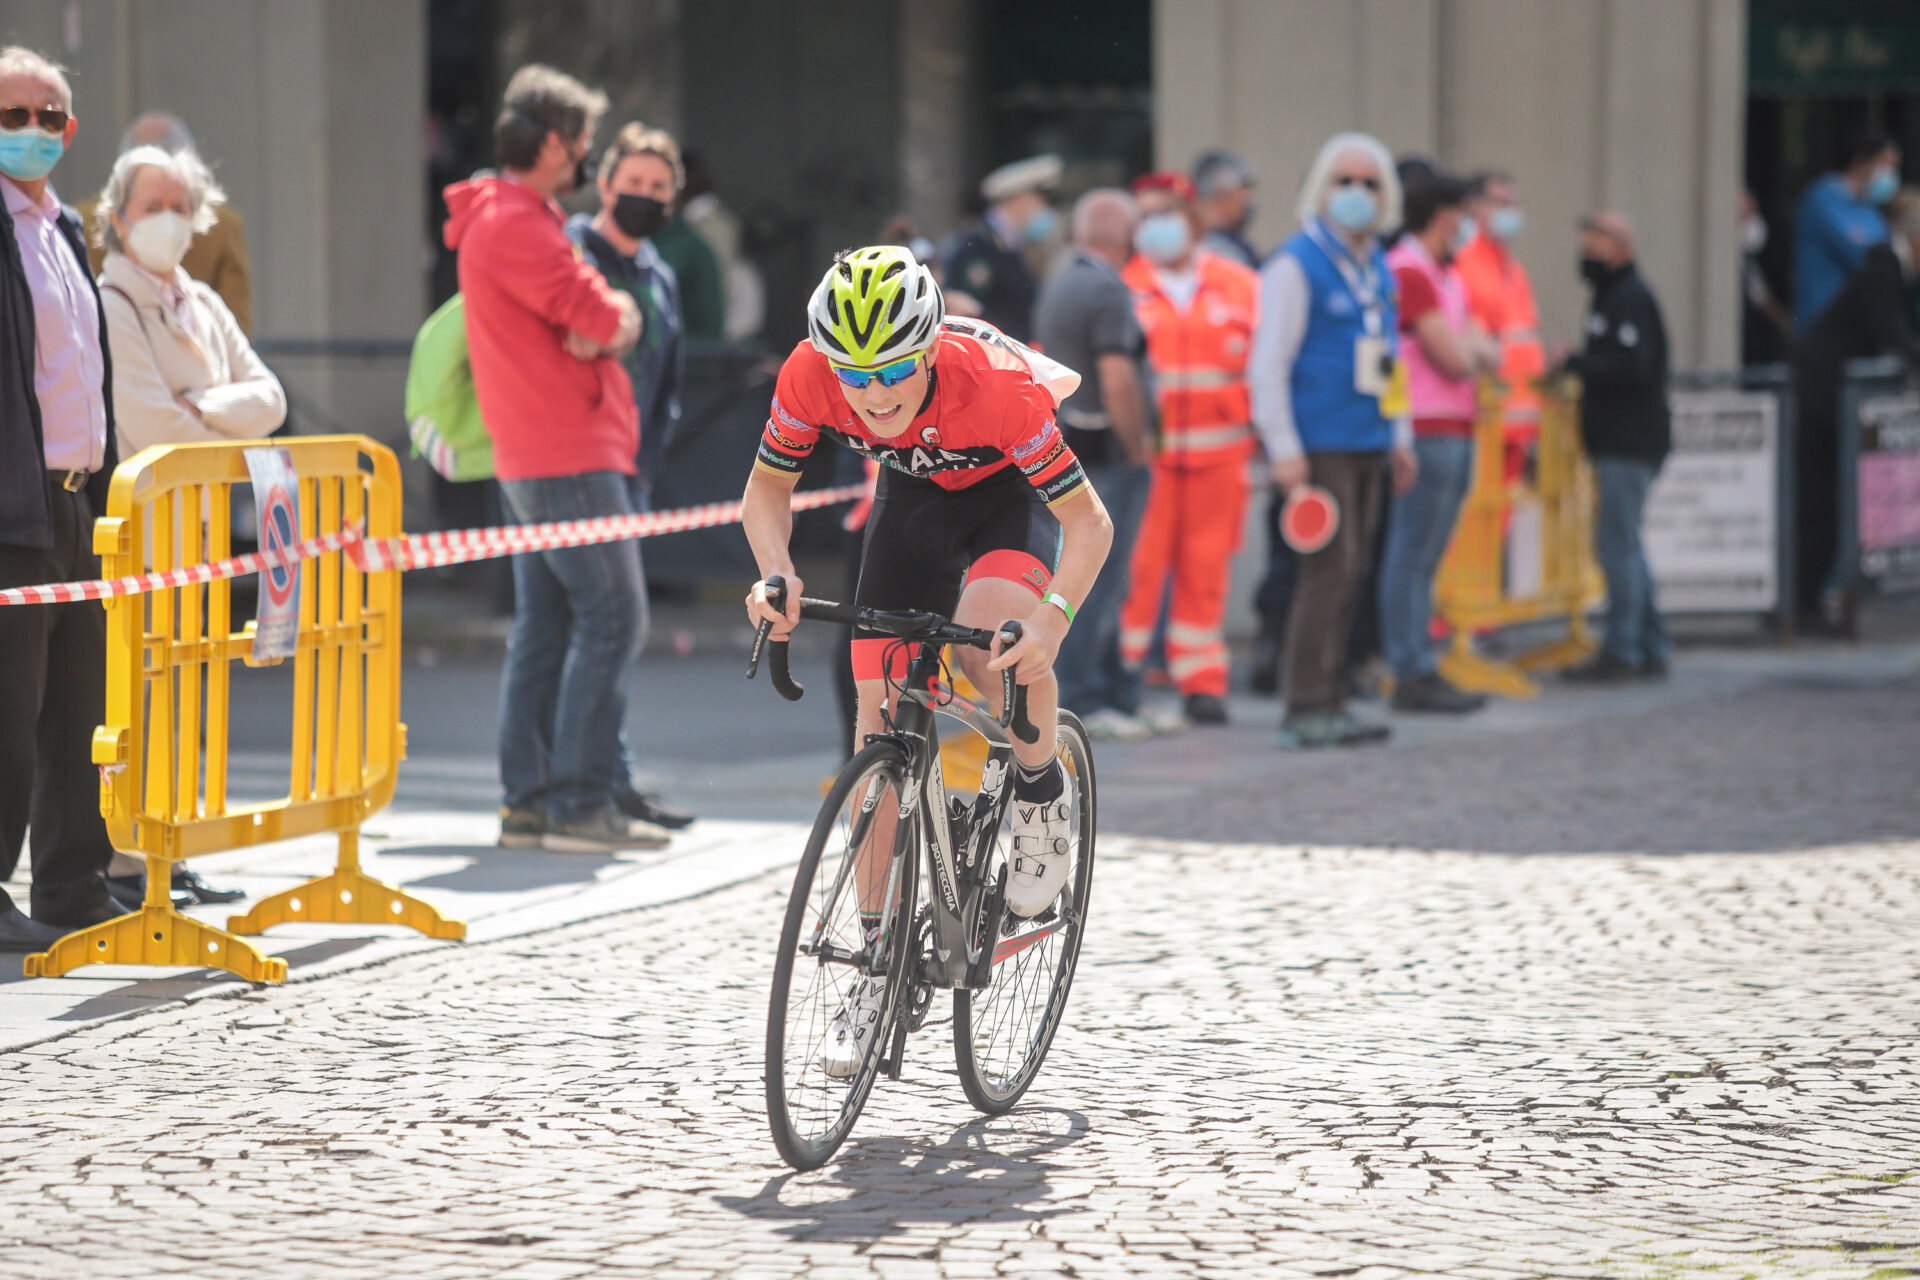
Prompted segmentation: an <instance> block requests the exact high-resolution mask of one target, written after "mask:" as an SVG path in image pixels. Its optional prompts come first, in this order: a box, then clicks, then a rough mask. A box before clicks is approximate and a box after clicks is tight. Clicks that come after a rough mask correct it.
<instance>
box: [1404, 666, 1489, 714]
mask: <svg viewBox="0 0 1920 1280" xmlns="http://www.w3.org/2000/svg"><path fill="white" fill-rule="evenodd" d="M1486 705H1487V695H1486V694H1484V693H1468V692H1467V691H1466V690H1465V689H1462V688H1460V687H1459V686H1457V685H1455V684H1453V683H1452V682H1451V681H1449V680H1448V679H1447V678H1446V677H1445V676H1443V675H1441V674H1440V673H1439V672H1437V671H1429V672H1427V673H1426V674H1425V675H1418V676H1414V677H1413V678H1412V679H1411V680H1405V681H1402V682H1400V683H1398V684H1396V685H1395V686H1394V690H1393V709H1394V710H1395V711H1439V712H1444V713H1446V714H1450V715H1460V714H1462V713H1464V712H1468V711H1478V710H1479V709H1480V708H1482V707H1484V706H1486Z"/></svg>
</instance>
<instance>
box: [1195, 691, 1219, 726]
mask: <svg viewBox="0 0 1920 1280" xmlns="http://www.w3.org/2000/svg"><path fill="white" fill-rule="evenodd" d="M1187 719H1188V720H1191V721H1192V722H1193V723H1194V724H1206V725H1214V724H1225V723H1226V722H1227V704H1226V701H1225V700H1224V699H1222V698H1220V697H1219V696H1218V695H1216V694H1211V693H1190V694H1188V695H1187Z"/></svg>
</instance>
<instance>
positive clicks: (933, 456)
mask: <svg viewBox="0 0 1920 1280" xmlns="http://www.w3.org/2000/svg"><path fill="white" fill-rule="evenodd" d="M834 434H835V435H836V436H838V437H839V439H840V440H841V442H842V443H844V444H845V445H846V446H847V447H848V448H849V449H852V450H853V451H854V452H855V453H858V454H860V455H862V456H864V457H868V458H872V459H873V460H874V461H875V462H878V463H880V464H881V465H882V466H888V467H892V468H893V469H894V470H895V471H904V472H906V473H907V474H908V475H910V476H919V477H921V478H925V477H927V476H931V475H935V474H937V473H939V472H942V471H972V470H974V469H976V468H981V467H990V466H992V465H993V464H994V463H996V462H998V461H1000V456H1001V455H1000V451H999V450H998V449H994V448H991V447H988V446H985V445H982V446H979V447H976V448H972V449H960V450H956V449H947V448H942V447H940V446H937V445H932V446H929V445H918V444H916V445H904V446H900V447H892V446H888V445H882V444H877V443H875V442H874V441H871V440H865V439H862V438H861V437H859V436H852V435H841V434H840V433H839V432H835V433H834Z"/></svg>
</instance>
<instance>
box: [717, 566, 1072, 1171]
mask: <svg viewBox="0 0 1920 1280" xmlns="http://www.w3.org/2000/svg"><path fill="white" fill-rule="evenodd" d="M785 590H786V584H785V583H784V582H782V581H781V580H780V579H779V578H777V577H776V578H769V579H767V596H768V599H769V601H770V602H772V603H773V604H774V607H775V608H784V602H785ZM800 616H801V617H802V618H803V619H813V620H818V621H823V622H837V623H841V624H843V625H848V626H853V627H855V628H857V629H858V630H859V631H863V632H866V633H869V634H878V635H882V636H891V637H893V638H894V642H895V643H897V644H902V645H907V646H911V648H910V649H909V651H908V655H909V661H908V665H907V671H906V675H905V678H904V679H903V680H902V681H901V682H900V683H899V684H898V685H895V684H893V683H892V682H891V681H890V682H889V684H888V689H887V694H888V698H887V703H888V705H887V708H886V712H885V717H886V718H885V727H884V731H883V732H881V733H877V734H872V735H869V736H868V738H867V741H866V743H865V745H864V746H863V747H862V748H861V749H860V751H859V752H858V753H857V754H855V755H854V757H853V759H852V760H850V761H848V762H847V764H846V766H845V768H843V769H842V770H841V771H840V774H839V776H838V777H836V778H835V779H834V782H833V785H832V786H831V787H830V788H829V789H828V791H827V798H826V801H825V802H824V803H823V804H822V805H821V807H820V815H819V817H818V818H816V819H815V820H814V824H813V830H812V832H811V834H809V836H808V837H807V846H806V851H805V853H803V854H802V855H801V858H800V867H799V870H798V871H797V872H796V873H795V874H794V878H793V893H792V895H791V897H790V898H789V899H788V902H787V914H786V920H785V923H784V925H783V926H782V928H781V931H780V951H779V955H778V957H777V958H776V960H775V962H774V968H773V991H772V998H771V1000H770V1002H769V1006H768V1009H767V1064H766V1080H767V1119H768V1122H769V1124H770V1125H771V1127H772V1130H773V1141H774V1145H775V1146H776V1147H778V1148H779V1150H780V1155H781V1157H782V1158H783V1159H785V1160H786V1162H787V1163H788V1164H790V1165H792V1166H793V1167H794V1168H796V1169H815V1168H818V1167H819V1166H820V1165H822V1164H824V1163H825V1162H826V1161H827V1160H828V1159H830V1158H831V1157H832V1155H833V1153H834V1152H835V1151H836V1150H838V1149H839V1147H840V1144H841V1143H842V1142H844V1141H846V1137H847V1134H848V1133H849V1132H850V1131H851V1130H852V1128H853V1125H854V1122H855V1121H856V1120H857V1119H858V1118H859V1116H860V1110H861V1108H862V1107H863V1106H865V1105H866V1101H867V1097H868V1095H869V1093H871V1092H872V1089H873V1085H874V1082H875V1080H876V1079H877V1078H878V1077H879V1076H880V1075H882V1074H885V1075H887V1076H889V1077H891V1078H893V1079H895V1080H898V1079H899V1078H900V1070H901V1065H902V1061H903V1059H904V1057H905V1054H906V1041H907V1036H908V1035H909V1034H910V1033H912V1032H915V1031H919V1030H920V1029H921V1028H923V1027H925V1026H927V1025H928V1022H929V1015H930V1014H931V1013H932V1011H933V1004H934V996H935V993H936V992H939V991H943V990H950V991H952V992H953V1016H952V1020H953V1047H954V1060H955V1063H956V1065H957V1066H958V1068H959V1073H960V1084H961V1087H962V1088H963V1089H965V1090H966V1095H967V1098H968V1100H969V1101H970V1102H972V1103H973V1105H974V1106H976V1107H978V1108H979V1109H980V1110H981V1111H983V1112H985V1113H987V1114H989V1115H998V1114H1000V1113H1002V1112H1005V1111H1008V1110H1010V1109H1012V1107H1013V1106H1014V1104H1016V1103H1017V1102H1019V1101H1020V1098H1021V1096H1022V1095H1023V1094H1025V1093H1026V1091H1027V1088H1028V1086H1029V1085H1031V1084H1032V1083H1033V1078H1034V1076H1035V1074H1036V1073H1037V1072H1038V1071H1039V1070H1040V1064H1041V1063H1042V1062H1043V1061H1044V1060H1045V1059H1046V1056H1047V1050H1048V1048H1049V1047H1051V1045H1052V1044H1053V1037H1054V1034H1055V1033H1056V1032H1057V1031H1058V1030H1059V1029H1060V1021H1061V1018H1062V1015H1063V1013H1064V1011H1065V1009H1066V1003H1067V991H1068V989H1069V987H1071V986H1072V983H1073V971H1074V965H1075V963H1076V961H1077V960H1078V959H1079V955H1080V941H1081V937H1082V934H1083V933H1084V931H1085V928H1086V921H1087V895H1088V891H1089V889H1090V888H1091V887H1092V883H1093V846H1094V831H1095V827H1096V804H1095V791H1094V777H1093V754H1092V752H1091V750H1090V749H1089V748H1088V745H1087V734H1086V729H1085V728H1084V727H1083V726H1082V725H1081V723H1080V721H1079V719H1078V718H1077V717H1076V716H1074V715H1073V713H1071V712H1069V711H1062V712H1060V718H1059V727H1058V741H1059V748H1058V759H1059V761H1060V763H1061V765H1062V767H1063V768H1064V769H1065V772H1066V790H1065V792H1064V796H1063V798H1064V799H1065V800H1066V801H1067V803H1068V804H1069V806H1070V807H1071V808H1070V814H1069V817H1070V823H1071V831H1072V835H1071V836H1070V837H1069V841H1068V843H1069V845H1070V847H1069V849H1068V850H1067V851H1066V852H1067V855H1068V856H1069V857H1070V858H1071V864H1070V867H1071V869H1070V871H1069V873H1068V876H1067V880H1066V884H1065V886H1064V888H1063V889H1062V890H1061V892H1060V896H1059V897H1058V898H1056V899H1055V900H1054V901H1053V903H1052V904H1051V905H1050V906H1048V907H1046V908H1045V909H1044V910H1042V911H1040V912H1039V913H1038V914H1037V915H1034V916H1032V917H1030V918H1025V919H1022V918H1020V917H1018V916H1015V915H1014V914H1012V913H1011V912H1009V911H1008V910H1007V907H1006V882H1007V874H1008V869H1009V865H1010V858H1011V849H1012V839H1011V832H1010V825H1011V824H1010V822H1009V819H1008V807H1009V804H1010V801H1011V798H1012V794H1013V787H1012V785H1011V780H1012V774H1013V741H1012V739H1011V738H1010V737H1009V736H1008V731H1009V730H1011V731H1012V732H1013V733H1015V734H1018V735H1019V736H1020V739H1021V740H1022V741H1023V742H1029V743H1031V742H1036V741H1038V740H1039V737H1040V734H1039V730H1038V729H1037V728H1035V727H1034V725H1033V724H1032V723H1031V722H1029V721H1028V719H1027V713H1026V690H1025V688H1024V687H1023V686H1020V685H1018V684H1016V683H1015V681H1014V678H1013V672H1012V670H1011V669H1009V670H1007V671H1006V672H1005V673H1003V683H1002V689H1001V692H1002V700H1001V707H1002V711H1001V714H1000V715H998V716H995V715H993V714H992V713H991V712H990V711H989V710H988V709H987V708H985V707H982V706H980V705H978V704H976V703H975V702H973V701H971V700H970V699H968V698H965V697H962V696H960V695H959V694H958V693H956V692H955V691H954V688H953V683H952V681H951V680H950V679H949V678H947V676H946V669H945V666H944V663H943V660H942V652H943V649H944V647H945V646H947V645H971V646H972V647H974V648H976V649H986V650H991V648H992V646H993V642H994V639H995V637H996V634H997V635H998V637H999V639H1000V641H1001V644H1002V646H1003V647H1005V646H1010V645H1013V644H1015V643H1018V641H1019V638H1020V624H1019V623H1018V622H1007V623H1005V624H1003V625H1002V626H1001V627H1000V628H999V630H998V632H997V633H996V632H995V631H991V630H977V629H975V628H972V627H962V626H958V625H956V624H954V623H953V622H951V621H949V620H948V619H946V618H943V617H940V616H939V615H938V614H932V613H919V612H895V611H887V610H880V609H863V608H856V607H851V606H846V605H840V604H835V603H833V602H831V601H826V600H810V599H802V600H801V602H800ZM770 629H771V624H768V623H764V622H763V623H762V624H761V626H760V630H759V634H758V635H757V636H756V637H755V639H754V645H753V654H752V657H751V658H750V660H749V664H748V668H747V676H748V678H749V679H751V678H752V677H753V675H754V673H755V671H757V670H758V668H759V664H760V660H761V655H762V651H763V650H764V652H765V654H766V659H767V667H768V672H769V675H770V677H771V680H772V683H773V686H774V688H775V689H776V690H777V691H778V692H779V693H780V695H781V696H782V697H784V698H786V699H787V700H788V701H790V702H791V701H797V700H798V699H799V698H800V696H801V694H802V693H803V692H804V690H803V689H802V688H801V686H800V685H798V684H796V683H795V682H794V680H793V677H792V674H791V672H790V671H789V669H788V662H787V645H786V642H785V641H781V640H771V641H770V640H769V632H770ZM891 656H892V655H891V653H890V654H889V657H891ZM887 669H889V670H891V669H892V663H891V662H889V663H888V664H887ZM936 714H938V715H944V716H947V717H951V718H952V719H953V720H954V721H957V722H958V723H959V724H961V725H964V726H966V727H967V728H968V729H971V730H972V731H973V732H975V733H978V734H980V735H981V736H982V737H984V738H985V739H986V740H987V744H988V749H987V760H986V764H985V766H984V767H983V768H982V770H981V780H980V785H979V788H978V790H977V792H976V794H975V795H974V796H973V798H972V800H971V802H969V801H968V800H967V799H966V798H964V797H962V796H958V795H951V794H949V793H948V791H947V787H946V780H945V777H944V775H943V772H942V770H941V766H940V742H939V736H938V732H937V728H936V721H935V716H936ZM923 875H924V877H925V881H926V883H927V884H928V885H929V886H930V887H931V892H930V893H927V894H925V895H924V897H923V895H922V889H921V885H922V876H923ZM863 913H864V914H865V915H866V920H865V921H864V922H863V921H862V918H861V917H862V914H863ZM875 917H877V921H876V919H875ZM876 924H877V928H876ZM871 979H884V980H885V983H886V986H885V993H884V996H883V997H882V999H881V1003H880V1005H879V1007H878V1008H877V1010H872V1009H869V1010H867V1011H866V1012H867V1013H868V1014H869V1015H870V1016H871V1017H872V1018H873V1023H872V1028H871V1031H870V1032H869V1033H868V1034H867V1035H866V1036H865V1037H864V1038H863V1040H862V1041H861V1044H862V1046H863V1047H862V1048H861V1050H860V1051H859V1053H858V1056H857V1061H855V1062H854V1063H852V1064H851V1065H850V1066H849V1064H847V1063H845V1062H844V1061H843V1062H840V1063H839V1064H838V1067H839V1070H838V1071H837V1072H830V1070H829V1063H828V1060H827V1058H826V1055H825V1051H826V1048H827V1045H828V1041H829V1038H830V1037H831V1036H832V1034H833V1031H832V1028H833V1024H834V1020H835V1019H836V1017H839V1016H841V1015H842V1014H844V1013H846V1012H847V1011H848V1009H849V1008H850V1007H853V1006H850V1004H849V1002H850V1001H851V1000H853V998H854V995H855V988H856V987H857V986H859V985H861V984H863V983H865V982H867V981H868V980H871Z"/></svg>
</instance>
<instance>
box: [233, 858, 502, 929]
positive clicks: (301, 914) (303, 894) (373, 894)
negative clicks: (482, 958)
mask: <svg viewBox="0 0 1920 1280" xmlns="http://www.w3.org/2000/svg"><path fill="white" fill-rule="evenodd" d="M296 920H298V921H304V922H310V923H317V924H402V925H405V926H407V928H409V929H413V930H416V931H418V932H420V933H424V934H425V935H427V937H429V938H445V939H448V940H450V941H454V942H458V941H460V940H461V939H462V938H465V937H466V936H467V926H466V922H465V921H463V920H449V919H447V918H446V917H445V916H443V915H441V914H440V912H439V911H438V910H436V909H435V908H434V907H432V906H431V905H429V904H428V903H426V902H423V901H422V900H421V899H419V898H416V897H414V896H413V895H412V894H410V893H408V892H407V891H406V890H404V889H396V888H394V887H393V886H392V885H390V884H384V883H382V882H381V881H378V880H375V879H374V878H373V877H372V876H370V875H368V874H366V873H365V872H364V871H362V870H360V833H359V832H358V831H343V832H341V833H340V863H339V865H338V866H337V867H335V868H334V869H333V871H332V873H331V874H329V875H324V876H321V877H320V878H319V879H317V880H309V881H307V882H306V883H305V884H303V885H299V886H297V887H295V888H292V889H287V890H284V891H283V892H280V893H276V894H274V895H273V896H272V897H270V898H262V899H261V900H260V901H258V902H256V903H254V904H253V909H252V910H251V911H249V912H247V914H245V915H243V916H231V917H229V918H228V920H227V928H229V929H231V930H233V931H234V932H235V933H264V932H266V931H267V930H268V929H271V928H272V927H273V926H274V925H276V924H287V923H289V922H292V921H296Z"/></svg>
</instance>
